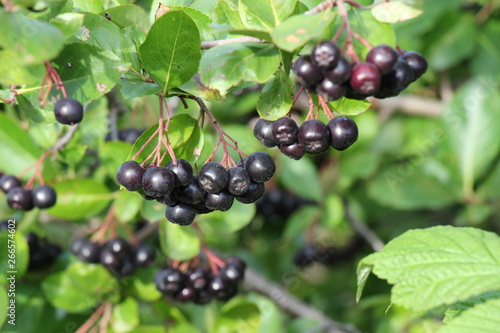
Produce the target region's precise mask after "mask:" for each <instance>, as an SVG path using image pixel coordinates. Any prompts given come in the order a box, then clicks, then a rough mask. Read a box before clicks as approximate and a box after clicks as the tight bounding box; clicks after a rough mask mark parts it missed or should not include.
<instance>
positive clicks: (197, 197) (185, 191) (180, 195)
mask: <svg viewBox="0 0 500 333" xmlns="http://www.w3.org/2000/svg"><path fill="white" fill-rule="evenodd" d="M174 194H175V198H176V199H177V200H179V201H180V202H182V203H185V204H188V205H196V204H200V203H203V202H205V197H206V193H205V191H203V189H202V188H201V186H200V184H199V183H198V176H196V175H192V176H191V183H189V185H188V186H184V187H179V188H177V189H175V190H174Z"/></svg>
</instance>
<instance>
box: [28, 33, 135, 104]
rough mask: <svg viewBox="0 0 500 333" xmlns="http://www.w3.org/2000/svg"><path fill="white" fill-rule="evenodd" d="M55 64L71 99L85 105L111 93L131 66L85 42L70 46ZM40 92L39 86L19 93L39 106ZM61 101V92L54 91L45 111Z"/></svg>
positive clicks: (68, 45) (67, 46)
mask: <svg viewBox="0 0 500 333" xmlns="http://www.w3.org/2000/svg"><path fill="white" fill-rule="evenodd" d="M68 64H71V66H68ZM54 65H55V68H56V69H57V72H58V73H59V76H60V77H61V79H62V81H63V82H64V87H65V89H66V92H67V94H68V96H71V97H72V98H75V99H77V100H78V101H80V103H82V104H87V103H89V102H91V101H93V100H95V99H97V98H98V97H100V96H102V95H104V94H105V93H107V92H109V91H110V90H111V89H112V88H113V87H114V86H115V84H116V83H117V82H118V81H119V80H120V77H121V75H122V73H124V72H126V71H127V70H128V68H129V67H130V66H129V64H125V63H123V62H121V61H120V59H118V58H117V56H116V55H114V54H113V53H111V52H109V51H105V50H103V49H101V48H98V47H95V46H92V45H88V44H84V43H72V44H67V45H66V47H65V48H64V50H63V51H62V52H61V53H60V54H59V56H58V57H57V59H55V60H54ZM39 83H40V84H41V82H39ZM39 91H40V86H36V87H32V88H27V89H23V90H20V91H19V93H22V94H26V95H25V96H26V98H28V99H29V100H30V101H31V102H32V103H37V98H38V92H39ZM60 98H62V94H61V91H60V90H56V89H52V92H51V94H50V97H49V99H48V103H47V105H48V106H46V108H50V107H51V106H52V105H54V104H55V103H56V100H57V99H60Z"/></svg>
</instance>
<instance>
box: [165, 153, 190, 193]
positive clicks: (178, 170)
mask: <svg viewBox="0 0 500 333" xmlns="http://www.w3.org/2000/svg"><path fill="white" fill-rule="evenodd" d="M165 167H166V168H167V170H170V171H172V172H173V173H174V176H175V187H179V186H187V185H189V183H190V182H191V179H192V177H193V167H192V166H191V164H190V163H189V162H188V161H186V160H184V159H182V158H180V159H177V160H176V161H175V162H174V161H170V162H168V163H167V165H166V166H165Z"/></svg>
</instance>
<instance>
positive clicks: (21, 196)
mask: <svg viewBox="0 0 500 333" xmlns="http://www.w3.org/2000/svg"><path fill="white" fill-rule="evenodd" d="M7 204H8V205H9V207H10V208H12V209H17V210H31V209H33V197H32V195H31V190H26V189H24V188H22V187H14V188H13V189H11V190H10V191H9V193H7Z"/></svg>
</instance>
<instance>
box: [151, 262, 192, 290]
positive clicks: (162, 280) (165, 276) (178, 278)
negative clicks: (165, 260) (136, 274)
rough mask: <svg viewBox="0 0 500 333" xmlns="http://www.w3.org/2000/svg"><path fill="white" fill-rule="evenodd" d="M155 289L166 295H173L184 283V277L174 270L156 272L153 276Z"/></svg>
mask: <svg viewBox="0 0 500 333" xmlns="http://www.w3.org/2000/svg"><path fill="white" fill-rule="evenodd" d="M154 281H155V284H156V289H158V290H159V291H161V292H162V293H164V294H166V295H171V296H173V295H175V294H176V293H178V292H179V291H180V290H181V289H182V287H184V284H185V282H186V276H185V275H184V274H183V273H182V272H181V271H179V270H178V269H175V268H165V269H162V270H160V271H158V272H157V273H156V274H155V276H154Z"/></svg>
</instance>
